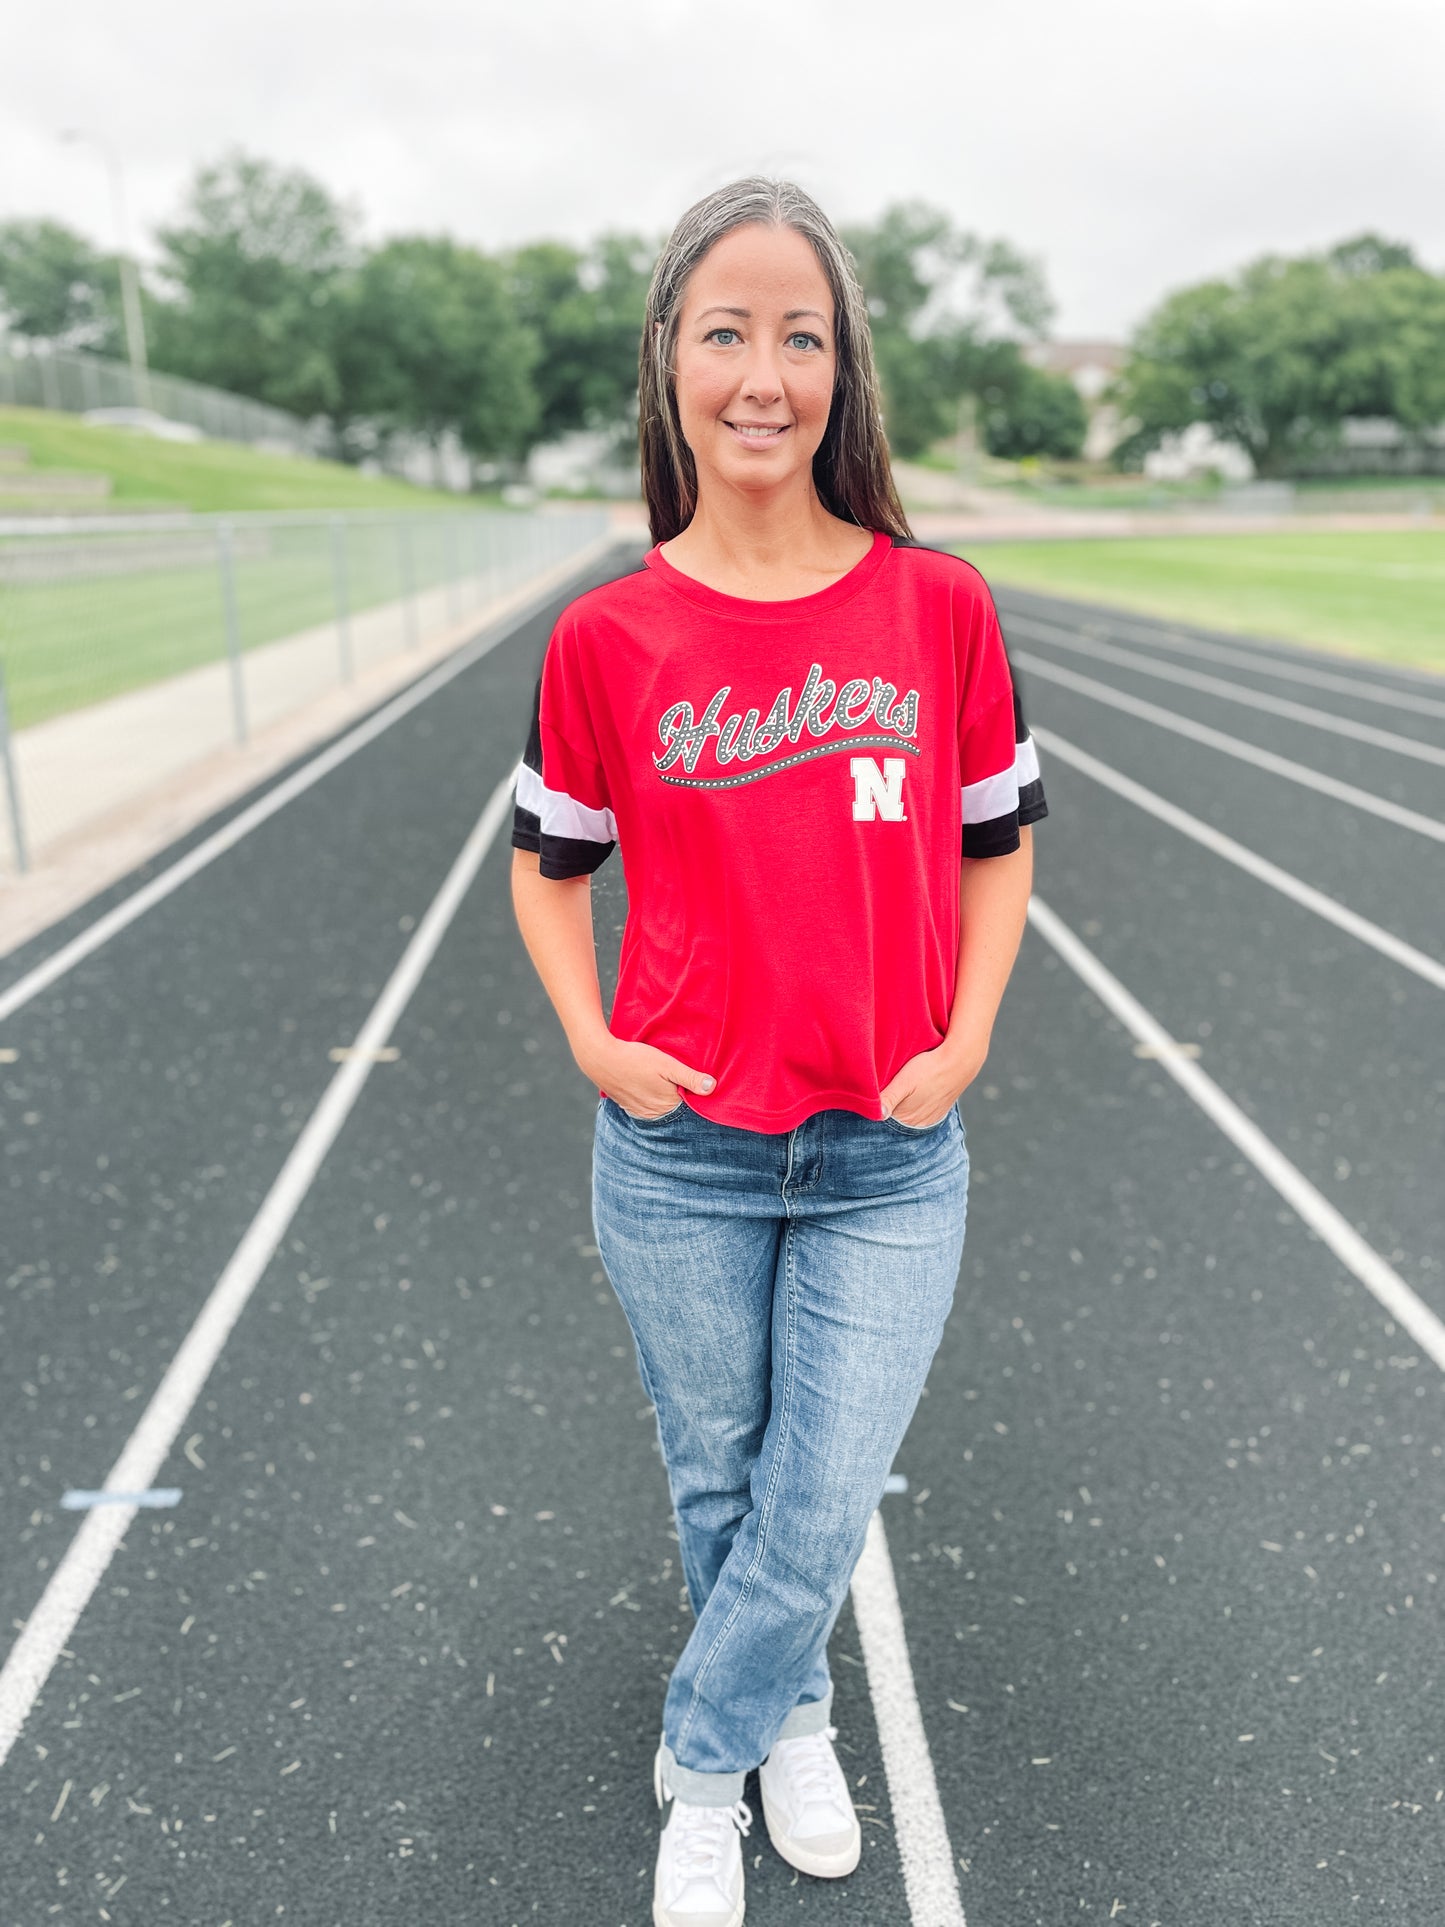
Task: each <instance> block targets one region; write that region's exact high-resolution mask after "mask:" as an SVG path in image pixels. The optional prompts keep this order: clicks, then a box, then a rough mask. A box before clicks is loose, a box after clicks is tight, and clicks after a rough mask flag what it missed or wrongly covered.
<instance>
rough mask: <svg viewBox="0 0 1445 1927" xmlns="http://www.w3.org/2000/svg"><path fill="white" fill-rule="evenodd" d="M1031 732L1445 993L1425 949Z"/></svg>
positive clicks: (1444, 972) (1081, 753) (1440, 971)
mask: <svg viewBox="0 0 1445 1927" xmlns="http://www.w3.org/2000/svg"><path fill="white" fill-rule="evenodd" d="M1032 734H1033V738H1034V741H1035V742H1036V743H1038V744H1040V745H1041V746H1042V747H1043V748H1045V749H1047V750H1048V752H1049V754H1050V755H1051V756H1057V757H1058V759H1059V761H1060V762H1061V763H1071V764H1072V765H1073V766H1074V768H1075V769H1078V770H1082V771H1083V773H1084V775H1085V776H1092V777H1093V779H1094V781H1095V782H1096V783H1101V784H1103V786H1104V788H1105V789H1111V790H1113V791H1115V793H1116V794H1117V795H1119V796H1123V797H1126V798H1127V799H1128V800H1129V802H1131V803H1136V804H1137V805H1138V806H1139V808H1140V809H1141V810H1147V811H1148V812H1149V814H1150V815H1151V816H1157V817H1158V819H1159V821H1160V822H1161V823H1167V824H1169V826H1170V827H1171V829H1176V830H1179V831H1182V833H1183V834H1184V835H1185V836H1190V837H1193V839H1194V841H1195V842H1196V843H1202V844H1203V845H1204V847H1205V849H1206V850H1212V851H1213V852H1214V854H1215V855H1216V856H1222V857H1223V858H1224V859H1225V860H1226V861H1227V862H1229V863H1234V864H1237V865H1238V867H1239V868H1240V869H1241V870H1247V871H1248V872H1249V874H1250V875H1251V876H1253V877H1258V878H1259V880H1260V882H1261V883H1267V884H1268V885H1269V886H1270V888H1271V889H1273V890H1278V891H1279V893H1280V895H1281V896H1286V897H1291V898H1293V900H1294V901H1295V902H1296V903H1300V904H1303V905H1304V907H1305V909H1306V910H1313V911H1314V913H1315V915H1316V916H1317V917H1323V918H1324V919H1325V921H1326V922H1327V923H1332V924H1334V925H1335V927H1336V928H1337V929H1340V930H1344V931H1347V932H1348V933H1349V935H1350V936H1352V937H1356V938H1358V939H1359V941H1360V942H1361V943H1367V944H1369V946H1370V948H1371V949H1372V950H1378V951H1379V952H1380V954H1381V956H1384V957H1388V958H1390V960H1391V962H1393V963H1397V964H1403V965H1404V967H1405V969H1406V970H1413V971H1414V973H1415V975H1416V976H1417V977H1423V978H1424V979H1425V982H1426V983H1427V984H1433V985H1434V986H1435V988H1436V989H1437V990H1445V963H1440V962H1439V961H1438V960H1437V959H1436V958H1434V957H1432V956H1430V955H1429V954H1428V953H1427V952H1425V951H1423V950H1417V949H1416V948H1415V946H1414V945H1413V944H1409V943H1406V942H1405V940H1404V939H1403V938H1402V937H1397V936H1394V935H1392V933H1391V932H1390V931H1388V930H1383V929H1381V927H1380V925H1379V924H1377V923H1371V922H1370V920H1369V918H1368V917H1362V916H1360V915H1359V914H1358V912H1356V911H1354V910H1349V909H1346V907H1345V905H1344V904H1343V903H1337V902H1336V901H1335V899H1334V898H1333V897H1328V896H1326V895H1325V893H1324V891H1323V890H1316V889H1315V888H1314V886H1313V885H1312V884H1309V883H1306V882H1304V881H1303V880H1302V879H1301V878H1300V877H1297V876H1294V875H1292V874H1291V873H1290V871H1288V870H1282V869H1280V867H1279V865H1278V864H1277V863H1271V862H1270V860H1269V858H1268V857H1264V856H1260V855H1258V853H1257V852H1256V851H1254V850H1251V849H1247V848H1246V847H1245V845H1244V844H1243V843H1236V842H1235V840H1234V838H1233V837H1232V836H1225V835H1224V833H1223V831H1221V830H1216V829H1215V828H1214V826H1213V825H1212V824H1209V823H1205V822H1204V821H1202V819H1201V818H1199V817H1197V816H1191V815H1190V813H1189V811H1188V810H1181V809H1180V807H1179V805H1178V804H1177V803H1170V802H1169V801H1167V800H1166V799H1165V798H1164V797H1162V796H1158V795H1156V794H1155V792H1154V791H1153V790H1148V789H1145V787H1144V785H1143V784H1142V783H1136V782H1135V781H1134V779H1133V777H1132V776H1125V775H1124V773H1123V772H1122V770H1117V769H1113V768H1111V767H1110V765H1109V764H1108V763H1101V762H1100V761H1099V759H1098V757H1097V756H1091V755H1090V754H1089V752H1088V751H1087V750H1083V749H1077V748H1076V747H1075V746H1074V744H1073V743H1071V742H1068V741H1067V740H1066V739H1065V738H1064V737H1062V736H1058V735H1055V733H1054V731H1053V730H1051V729H1041V728H1039V727H1037V726H1034V727H1033V729H1032Z"/></svg>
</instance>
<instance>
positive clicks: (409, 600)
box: [396, 522, 421, 649]
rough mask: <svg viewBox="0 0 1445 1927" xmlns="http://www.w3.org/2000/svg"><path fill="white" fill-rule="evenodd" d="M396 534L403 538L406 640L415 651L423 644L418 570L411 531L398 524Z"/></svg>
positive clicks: (403, 590)
mask: <svg viewBox="0 0 1445 1927" xmlns="http://www.w3.org/2000/svg"><path fill="white" fill-rule="evenodd" d="M396 532H397V535H398V536H399V537H400V538H401V593H402V600H403V602H404V603H405V605H406V614H405V618H404V620H405V622H406V640H407V646H408V648H411V649H415V648H416V647H417V646H418V645H419V644H420V642H421V625H420V623H419V622H418V621H417V612H416V569H415V566H414V565H413V561H412V553H411V529H410V528H409V527H408V525H407V524H406V523H405V522H398V523H397V525H396Z"/></svg>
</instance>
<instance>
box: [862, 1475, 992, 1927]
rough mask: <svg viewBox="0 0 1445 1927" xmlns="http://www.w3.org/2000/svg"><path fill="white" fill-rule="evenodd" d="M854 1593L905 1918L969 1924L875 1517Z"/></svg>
mask: <svg viewBox="0 0 1445 1927" xmlns="http://www.w3.org/2000/svg"><path fill="white" fill-rule="evenodd" d="M852 1590H853V1615H854V1617H855V1619H856V1620H857V1621H858V1637H859V1639H860V1640H861V1642H862V1646H863V1663H864V1665H865V1666H866V1667H867V1669H868V1690H869V1692H870V1694H871V1695H872V1698H873V1712H874V1715H875V1717H876V1719H877V1722H878V1741H879V1745H880V1747H881V1748H882V1752H883V1770H884V1772H885V1773H886V1774H887V1776H888V1795H889V1799H890V1800H891V1802H892V1806H893V1832H894V1838H895V1839H896V1840H897V1842H898V1859H899V1862H900V1864H901V1865H902V1868H903V1888H904V1892H905V1893H906V1894H907V1896H908V1912H909V1916H910V1918H911V1920H912V1923H913V1927H967V1923H966V1922H965V1920H964V1917H963V1902H962V1901H961V1900H960V1899H959V1896H958V1875H957V1873H956V1872H955V1870H954V1860H953V1848H952V1846H951V1845H950V1844H949V1839H948V1827H947V1825H946V1823H945V1821H944V1818H943V1805H942V1802H941V1801H940V1800H939V1797H938V1782H937V1780H936V1779H935V1778H934V1773H933V1755H932V1754H931V1753H930V1752H929V1750H928V1735H927V1734H926V1733H925V1732H924V1730H923V1715H922V1714H921V1713H920V1711H919V1709H918V1690H917V1688H916V1687H915V1686H914V1683H913V1666H912V1663H911V1662H910V1660H909V1657H908V1640H907V1637H906V1636H905V1634H904V1631H903V1613H902V1609H901V1608H900V1606H899V1604H898V1585H897V1581H896V1580H895V1579H894V1576H893V1562H892V1561H891V1559H890V1558H889V1556H888V1535H887V1533H886V1532H885V1531H884V1529H883V1515H882V1514H881V1513H880V1512H877V1511H875V1512H874V1514H873V1516H872V1518H871V1519H870V1520H869V1521H868V1537H867V1539H866V1540H865V1542H864V1545H863V1556H862V1557H861V1558H860V1559H859V1561H858V1564H857V1565H856V1567H855V1568H854V1570H853V1585H852Z"/></svg>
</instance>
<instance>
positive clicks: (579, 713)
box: [512, 613, 617, 878]
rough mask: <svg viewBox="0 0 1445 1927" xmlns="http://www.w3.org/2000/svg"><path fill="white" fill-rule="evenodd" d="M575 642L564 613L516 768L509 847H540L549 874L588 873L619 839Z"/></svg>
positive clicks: (551, 644) (545, 662) (551, 642)
mask: <svg viewBox="0 0 1445 1927" xmlns="http://www.w3.org/2000/svg"><path fill="white" fill-rule="evenodd" d="M576 642H577V639H576V634H575V631H574V630H573V629H572V627H571V624H570V622H569V619H568V616H567V615H566V614H565V613H564V614H563V616H562V619H561V620H560V621H559V623H558V624H557V627H556V628H555V629H554V630H553V632H552V636H551V639H550V640H549V642H548V644H547V650H546V654H545V655H544V656H543V658H542V669H541V673H540V674H539V676H538V677H537V684H536V688H535V689H534V691H533V694H532V724H531V728H530V730H529V732H528V735H527V744H526V748H525V749H524V750H523V751H522V760H521V761H520V763H518V765H517V770H516V796H515V805H514V809H513V813H512V847H513V849H516V850H535V851H536V852H537V854H538V856H539V857H540V859H541V862H540V869H541V873H542V875H543V876H544V877H553V878H563V877H580V876H590V875H591V873H592V872H593V871H594V870H596V869H598V868H600V866H601V865H602V864H603V863H605V862H606V860H607V858H608V857H609V856H610V855H611V854H612V852H613V850H614V849H615V848H616V844H617V819H616V818H615V817H614V816H613V814H612V805H611V799H610V797H609V796H608V791H607V777H606V773H605V772H604V770H603V767H602V758H601V756H600V754H599V752H598V748H597V738H596V733H595V730H594V727H593V722H592V717H591V715H590V713H589V711H588V707H587V696H586V690H585V687H584V684H583V679H582V676H581V673H580V666H579V664H578V660H577V648H576Z"/></svg>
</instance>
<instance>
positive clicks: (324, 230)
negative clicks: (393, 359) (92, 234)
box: [152, 152, 359, 416]
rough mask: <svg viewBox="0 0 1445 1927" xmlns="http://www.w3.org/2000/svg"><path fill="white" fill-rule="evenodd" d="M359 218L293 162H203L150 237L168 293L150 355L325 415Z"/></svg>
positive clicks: (238, 390)
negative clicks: (179, 203)
mask: <svg viewBox="0 0 1445 1927" xmlns="http://www.w3.org/2000/svg"><path fill="white" fill-rule="evenodd" d="M355 227H356V216H355V215H354V213H353V212H352V211H351V210H349V209H347V208H344V207H343V206H341V205H340V204H339V203H338V202H337V201H335V200H333V198H332V197H331V195H330V194H329V193H328V192H327V190H326V189H325V188H324V187H323V186H322V185H321V183H320V182H319V181H316V180H313V179H312V178H311V177H310V176H309V175H307V174H305V173H302V172H301V171H300V170H299V169H294V168H280V167H276V166H273V165H272V164H271V163H270V162H269V161H263V160H256V159H252V158H250V157H248V156H247V155H245V154H243V153H240V152H233V153H232V154H230V155H228V156H227V157H226V158H225V159H224V160H222V161H220V162H219V163H217V164H215V165H213V166H209V167H203V168H201V170H200V171H199V173H198V174H197V176H196V179H195V182H194V184H193V185H192V188H191V191H190V195H189V199H188V203H187V206H186V210H185V213H184V215H183V217H182V219H181V220H180V221H178V222H177V223H176V224H175V225H173V226H171V227H167V228H162V229H161V230H160V232H159V235H158V237H157V238H158V239H159V241H160V244H161V248H162V274H163V278H164V280H165V282H166V284H167V286H168V288H169V289H170V290H171V291H172V293H173V298H172V300H171V301H169V302H167V303H166V304H165V305H164V306H163V307H162V308H161V309H160V310H159V311H158V313H157V316H156V339H155V342H154V344H153V347H152V359H153V360H154V362H155V365H156V366H157V367H161V368H166V369H168V370H169V371H170V372H171V373H172V374H178V375H189V376H190V377H191V378H192V379H193V380H195V381H204V382H209V383H211V384H212V385H213V386H214V387H217V388H226V389H229V390H231V391H232V392H233V393H235V394H240V395H251V396H254V397H255V398H256V399H257V400H258V401H265V402H270V403H271V404H272V405H273V406H275V407H277V408H285V409H289V410H290V411H291V412H292V413H293V414H298V415H302V416H311V415H317V414H330V413H331V412H332V410H333V409H335V408H336V406H337V404H338V402H339V401H340V382H339V379H338V375H337V370H336V359H335V312H336V301H337V297H338V294H339V292H340V287H341V282H342V278H343V276H344V275H345V273H346V272H347V271H348V270H349V269H350V268H352V267H353V266H354V265H355V263H356V261H357V258H358V254H359V249H358V247H357V244H356V241H355V238H354V233H355Z"/></svg>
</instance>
